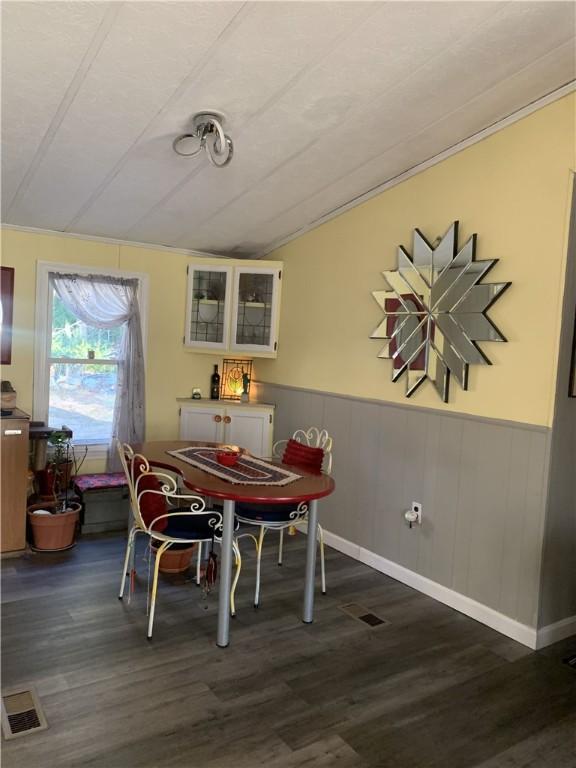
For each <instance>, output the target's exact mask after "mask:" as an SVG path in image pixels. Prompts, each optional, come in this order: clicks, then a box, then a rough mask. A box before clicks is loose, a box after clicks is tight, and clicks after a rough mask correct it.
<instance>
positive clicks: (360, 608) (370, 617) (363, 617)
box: [340, 603, 390, 627]
mask: <svg viewBox="0 0 576 768" xmlns="http://www.w3.org/2000/svg"><path fill="white" fill-rule="evenodd" d="M340 610H341V611H343V612H344V613H347V614H348V616H352V618H353V619H356V620H357V621H361V622H362V623H363V624H367V625H368V626H369V627H381V626H383V625H385V624H390V622H389V621H386V619H383V618H381V617H380V616H377V615H376V614H375V613H373V612H372V611H370V610H369V609H368V608H366V606H364V605H359V604H358V603H347V604H346V605H341V606H340Z"/></svg>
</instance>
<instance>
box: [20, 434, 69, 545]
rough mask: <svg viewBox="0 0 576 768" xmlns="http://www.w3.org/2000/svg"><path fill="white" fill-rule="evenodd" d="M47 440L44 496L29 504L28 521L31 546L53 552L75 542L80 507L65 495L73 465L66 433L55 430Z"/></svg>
mask: <svg viewBox="0 0 576 768" xmlns="http://www.w3.org/2000/svg"><path fill="white" fill-rule="evenodd" d="M48 443H49V445H50V446H51V448H52V450H51V454H50V460H49V462H48V465H47V467H46V469H45V470H44V474H43V481H44V482H43V484H42V483H41V489H40V492H41V495H45V496H46V498H45V499H44V500H43V501H41V502H40V503H38V504H32V505H31V506H29V507H28V520H29V522H30V528H31V530H32V537H33V541H34V549H37V550H42V551H50V552H56V551H59V550H62V549H68V548H69V547H72V546H73V545H74V543H75V537H76V528H77V525H78V518H79V514H80V510H81V506H80V504H78V502H75V501H69V498H68V492H69V490H70V482H71V476H72V466H73V460H72V458H71V456H70V450H71V449H70V437H69V435H68V434H67V433H66V432H65V431H55V432H53V433H52V435H50V437H49V438H48ZM58 494H64V496H63V498H59V497H58Z"/></svg>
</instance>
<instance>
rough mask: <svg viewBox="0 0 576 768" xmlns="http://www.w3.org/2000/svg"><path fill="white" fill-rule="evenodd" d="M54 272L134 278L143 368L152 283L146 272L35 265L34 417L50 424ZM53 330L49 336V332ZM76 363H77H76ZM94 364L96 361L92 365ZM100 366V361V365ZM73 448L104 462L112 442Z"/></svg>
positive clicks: (41, 263) (72, 265) (82, 444)
mask: <svg viewBox="0 0 576 768" xmlns="http://www.w3.org/2000/svg"><path fill="white" fill-rule="evenodd" d="M51 272H57V273H58V272H59V273H62V274H73V275H107V276H110V277H123V278H133V279H136V280H138V303H139V305H140V322H141V325H142V345H143V350H144V364H146V357H147V346H148V345H147V338H148V293H149V279H148V275H147V274H145V273H143V272H127V271H125V270H120V269H112V268H110V269H106V268H102V267H87V266H83V265H82V266H81V265H79V264H60V263H56V262H52V261H38V262H37V265H36V313H35V334H34V378H33V410H32V413H33V417H34V419H35V420H37V421H43V422H44V423H46V422H47V419H48V405H49V394H50V365H49V362H48V361H49V360H50V351H51V346H52V332H51V331H52V296H51V294H50V291H49V280H48V275H49V273H51ZM48 329H50V333H49V332H48ZM74 362H76V360H74ZM90 362H93V361H90ZM98 362H100V361H98ZM73 443H74V445H77V446H80V447H82V448H83V447H87V448H88V453H87V458H93V459H98V458H104V457H106V456H107V454H108V449H109V447H110V443H109V441H105V442H101V443H94V442H90V443H86V442H82V440H76V439H75V438H73Z"/></svg>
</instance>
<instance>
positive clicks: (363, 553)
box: [324, 530, 576, 650]
mask: <svg viewBox="0 0 576 768" xmlns="http://www.w3.org/2000/svg"><path fill="white" fill-rule="evenodd" d="M324 541H325V542H326V544H327V545H328V546H330V547H333V548H334V549H337V550H338V551H339V552H342V553H343V554H345V555H348V556H349V557H352V558H354V559H355V560H359V561H360V562H361V563H364V564H365V565H368V566H370V568H374V570H376V571H380V573H385V574H386V576H391V577H392V578H393V579H396V581H401V582H402V583H403V584H406V585H407V586H409V587H412V588H413V589H417V590H418V591H419V592H422V593H424V594H425V595H428V596H429V597H432V598H434V600H438V601H439V602H441V603H444V605H449V606H450V608H454V609H455V610H457V611H460V613H464V614H465V615H466V616H470V618H472V619H475V620H476V621H479V622H480V623H481V624H485V625H486V626H488V627H490V628H491V629H495V630H496V631H497V632H500V633H501V634H503V635H506V636H507V637H511V638H512V639H513V640H516V641H517V642H519V643H522V645H526V646H528V648H531V649H532V650H536V649H537V648H542V647H544V645H548V644H549V643H547V642H546V643H543V644H542V645H540V644H539V642H538V641H539V635H540V633H539V632H537V631H536V629H535V628H534V627H529V626H528V625H527V624H521V623H520V622H519V621H515V620H514V619H511V618H510V617H509V616H505V615H504V614H503V613H500V612H499V611H495V610H494V609H493V608H489V607H488V606H487V605H484V604H483V603H479V602H477V601H476V600H472V598H470V597H466V595H462V594H460V592H455V591H454V590H453V589H449V588H448V587H444V586H443V585H442V584H438V582H436V581H432V580H431V579H427V578H426V577H425V576H421V575H420V574H419V573H415V572H414V571H411V570H409V569H408V568H404V566H402V565H398V563H395V562H393V561H392V560H387V559H386V558H385V557H382V555H377V554H376V553H375V552H371V551H370V550H368V549H364V548H363V547H360V546H358V545H357V544H353V543H352V542H350V541H347V540H346V539H343V538H342V537H341V536H337V535H336V534H335V533H331V532H330V531H326V530H325V531H324ZM574 620H575V621H576V617H574ZM558 623H559V624H562V622H558ZM552 626H553V627H555V626H557V625H552ZM544 629H548V628H547V627H545V628H544ZM542 631H543V630H540V632H542ZM565 637H568V634H566V635H565ZM550 642H555V641H554V640H551V641H550Z"/></svg>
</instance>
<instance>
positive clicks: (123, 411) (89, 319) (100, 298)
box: [50, 272, 145, 471]
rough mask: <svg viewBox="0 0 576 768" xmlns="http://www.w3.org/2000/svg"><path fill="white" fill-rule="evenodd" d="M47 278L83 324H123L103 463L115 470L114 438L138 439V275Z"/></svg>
mask: <svg viewBox="0 0 576 768" xmlns="http://www.w3.org/2000/svg"><path fill="white" fill-rule="evenodd" d="M50 282H51V285H52V286H53V288H54V290H55V291H56V293H57V294H58V296H59V297H60V299H61V300H62V302H63V304H64V305H65V306H66V307H68V309H69V310H70V311H71V312H73V313H74V315H76V317H78V318H79V319H80V320H82V321H83V322H84V323H86V325H91V326H94V327H95V328H117V327H118V326H124V333H123V334H122V345H121V350H120V361H119V364H118V383H117V388H116V403H115V406H114V417H113V422H112V444H111V445H110V448H109V451H108V468H109V470H111V471H112V470H113V471H115V470H116V469H118V466H119V465H118V459H117V455H116V453H117V452H116V451H115V450H114V441H115V440H116V439H118V440H120V441H121V442H123V443H140V442H143V440H144V394H145V391H144V349H143V344H142V326H141V321H140V307H139V304H138V280H136V279H135V278H122V277H113V276H106V275H74V274H69V275H68V274H62V273H59V272H52V273H50Z"/></svg>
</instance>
